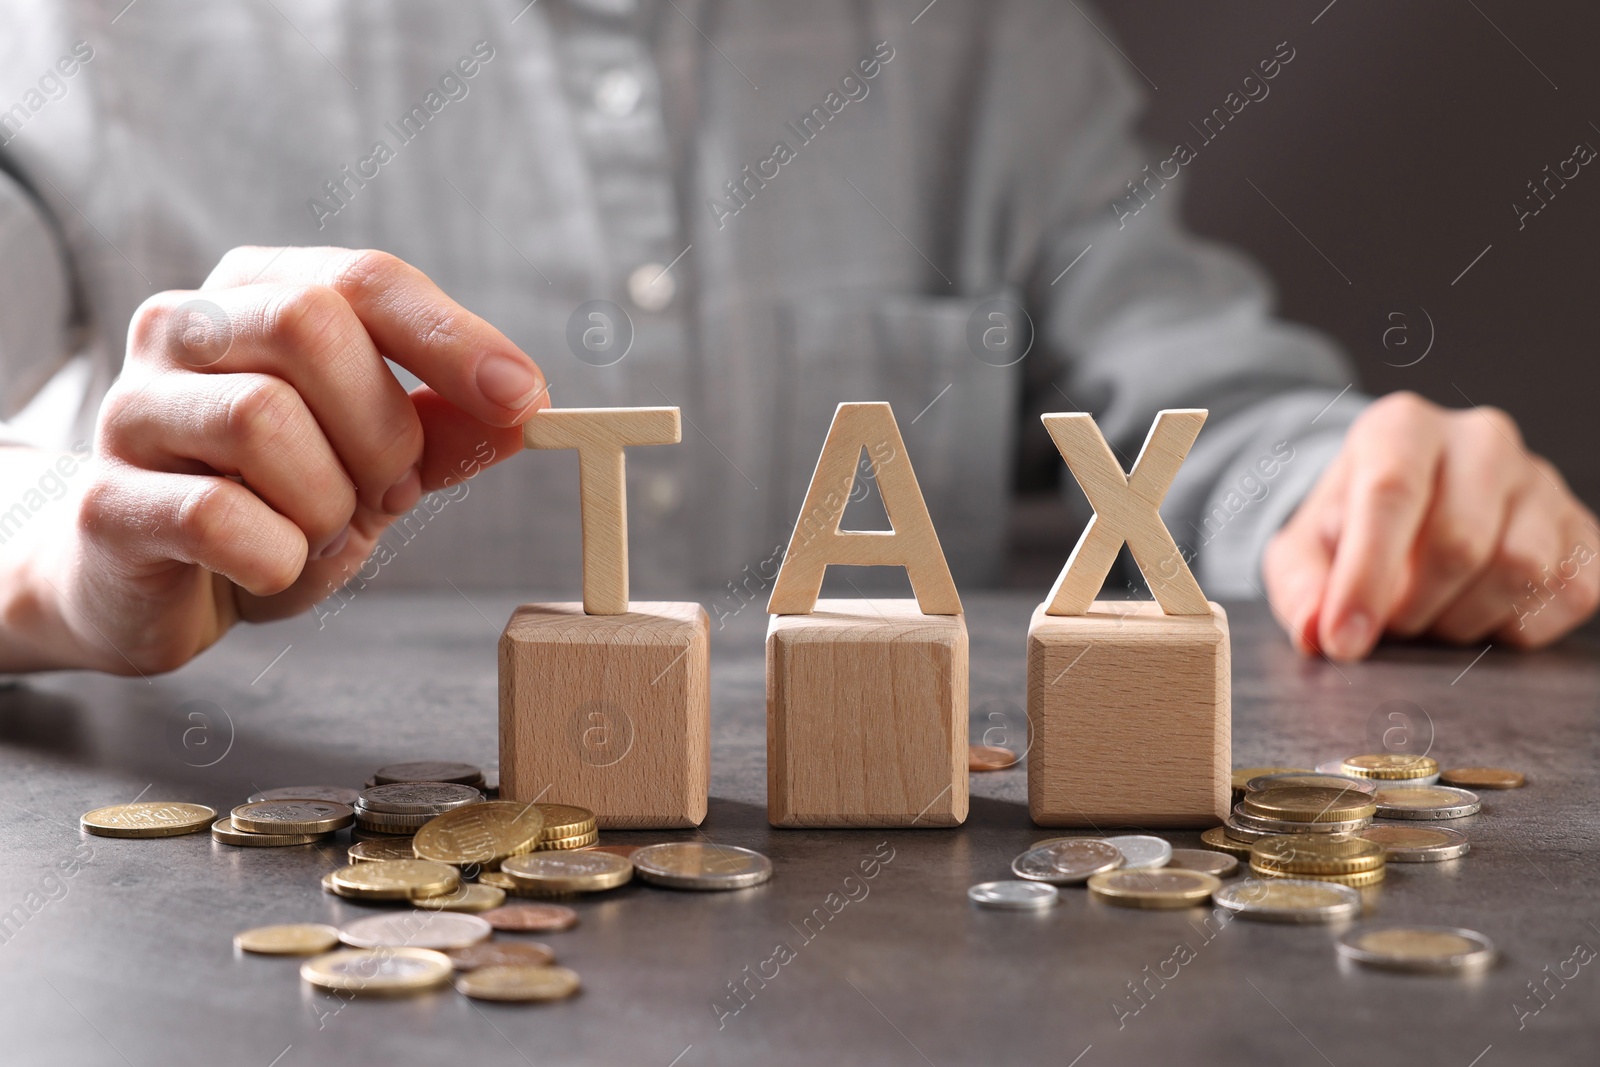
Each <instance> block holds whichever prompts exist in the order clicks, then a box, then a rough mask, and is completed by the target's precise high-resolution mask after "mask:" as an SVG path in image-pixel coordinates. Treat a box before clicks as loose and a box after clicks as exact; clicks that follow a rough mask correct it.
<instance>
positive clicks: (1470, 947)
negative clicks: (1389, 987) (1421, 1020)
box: [1338, 926, 1495, 974]
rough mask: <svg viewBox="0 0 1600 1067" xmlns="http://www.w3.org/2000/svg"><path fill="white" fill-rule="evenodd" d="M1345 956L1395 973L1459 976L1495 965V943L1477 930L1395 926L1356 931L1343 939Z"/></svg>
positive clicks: (1340, 941)
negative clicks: (1407, 972) (1411, 972)
mask: <svg viewBox="0 0 1600 1067" xmlns="http://www.w3.org/2000/svg"><path fill="white" fill-rule="evenodd" d="M1338 945H1339V952H1340V954H1341V955H1343V956H1346V957H1348V958H1350V959H1353V960H1355V961H1356V962H1358V963H1364V964H1367V965H1368V966H1371V967H1383V968H1387V969H1389V970H1395V971H1414V972H1426V973H1433V974H1455V973H1460V972H1463V971H1478V970H1482V969H1483V968H1485V967H1487V966H1489V964H1491V963H1493V962H1494V956H1495V951H1494V944H1493V943H1492V942H1490V940H1489V939H1488V938H1487V937H1484V936H1483V935H1482V934H1480V933H1477V932H1476V931H1473V930H1462V929H1459V928H1451V927H1447V926H1391V927H1380V928H1378V929H1371V928H1368V929H1363V930H1355V931H1352V932H1351V933H1348V934H1346V935H1345V936H1344V937H1342V938H1340V939H1339V942H1338Z"/></svg>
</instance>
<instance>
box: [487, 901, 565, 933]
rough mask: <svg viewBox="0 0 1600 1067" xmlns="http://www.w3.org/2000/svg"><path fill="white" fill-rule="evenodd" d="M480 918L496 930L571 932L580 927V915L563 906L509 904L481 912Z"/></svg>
mask: <svg viewBox="0 0 1600 1067" xmlns="http://www.w3.org/2000/svg"><path fill="white" fill-rule="evenodd" d="M478 918H480V919H484V920H487V921H488V923H489V925H490V926H492V927H494V928H495V929H496V930H519V931H523V932H528V931H534V932H539V933H545V932H548V931H551V930H570V929H572V928H573V927H574V926H577V925H578V913H577V912H575V911H573V910H572V909H571V908H568V907H565V906H564V905H561V904H507V905H505V906H504V907H500V908H490V909H489V910H488V911H484V912H479V913H478Z"/></svg>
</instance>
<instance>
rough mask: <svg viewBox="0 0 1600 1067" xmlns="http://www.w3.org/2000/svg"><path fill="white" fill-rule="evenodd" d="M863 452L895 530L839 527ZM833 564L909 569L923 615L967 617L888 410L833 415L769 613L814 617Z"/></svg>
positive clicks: (847, 409)
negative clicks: (818, 600)
mask: <svg viewBox="0 0 1600 1067" xmlns="http://www.w3.org/2000/svg"><path fill="white" fill-rule="evenodd" d="M863 448H865V449H866V450H867V456H868V461H869V462H870V463H871V464H872V471H873V477H874V478H876V479H877V483H878V492H879V494H880V495H881V496H882V497H883V508H884V511H886V512H888V514H889V523H890V525H892V526H893V527H894V529H893V530H841V529H839V523H840V521H841V520H842V519H843V518H844V508H845V505H846V504H847V503H849V501H850V490H851V489H852V488H853V487H854V485H855V475H856V460H857V459H858V458H859V457H860V455H861V450H862V449H863ZM830 563H842V564H848V565H852V566H858V567H878V566H902V567H904V568H905V569H906V577H908V578H910V579H911V589H912V591H913V592H914V593H916V597H917V606H918V607H919V608H920V609H921V610H922V613H923V614H924V615H960V614H961V598H960V596H958V595H957V594H956V583H955V581H954V579H952V578H951V577H950V566H949V564H948V563H946V562H945V558H944V551H943V550H942V549H941V548H940V547H939V535H938V534H937V533H935V532H934V529H933V520H932V519H931V518H930V517H929V516H928V507H927V505H926V504H925V503H924V502H923V499H922V490H921V489H920V488H919V487H918V486H917V476H916V474H915V473H913V472H912V470H911V460H910V459H909V458H908V457H907V456H906V443H905V441H903V440H902V439H901V437H900V428H899V427H898V426H897V425H895V421H894V411H893V410H892V409H891V408H890V407H889V405H888V404H883V403H874V404H840V405H839V410H838V411H836V412H834V415H833V425H832V426H831V427H829V429H828V439H827V441H825V442H824V443H823V446H822V455H821V456H819V457H818V458H817V469H816V471H815V472H814V473H813V474H812V475H811V488H810V489H808V490H807V491H806V502H805V505H804V506H803V507H802V508H801V509H800V518H799V520H798V521H797V522H796V523H795V525H794V534H793V535H792V536H791V537H790V538H789V550H788V552H786V553H785V554H784V557H783V567H782V569H781V570H779V572H778V580H777V582H775V583H774V585H773V587H772V598H771V600H769V601H768V602H767V612H768V614H771V615H809V614H811V612H812V611H813V610H814V609H815V608H816V606H817V594H818V593H820V592H821V591H822V576H823V574H824V573H825V572H826V571H827V569H828V564H830Z"/></svg>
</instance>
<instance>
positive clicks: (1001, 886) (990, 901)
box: [967, 882, 1061, 911]
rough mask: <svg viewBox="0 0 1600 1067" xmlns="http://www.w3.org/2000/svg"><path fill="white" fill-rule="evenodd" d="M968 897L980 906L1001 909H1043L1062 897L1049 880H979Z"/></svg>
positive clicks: (968, 891) (969, 891)
mask: <svg viewBox="0 0 1600 1067" xmlns="http://www.w3.org/2000/svg"><path fill="white" fill-rule="evenodd" d="M967 899H968V900H970V901H972V902H973V903H974V904H976V905H978V907H980V908H998V909H1000V910H1001V911H1043V910H1044V909H1045V908H1048V907H1051V906H1053V905H1054V904H1055V903H1056V901H1058V900H1060V899H1061V893H1060V892H1059V891H1058V890H1057V889H1056V887H1055V886H1053V885H1050V884H1049V883H1048V882H979V883H978V884H977V885H975V886H973V887H972V888H971V889H968V890H967Z"/></svg>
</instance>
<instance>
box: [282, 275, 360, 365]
mask: <svg viewBox="0 0 1600 1067" xmlns="http://www.w3.org/2000/svg"><path fill="white" fill-rule="evenodd" d="M349 314H350V309H349V305H348V304H346V303H345V302H344V298H343V297H341V296H340V295H339V294H338V293H336V292H334V291H333V290H332V289H330V288H328V287H327V286H325V285H297V286H294V287H292V288H289V289H287V290H285V291H284V292H283V294H282V295H281V296H279V297H278V299H276V300H275V301H273V303H272V305H271V306H270V307H269V308H268V309H267V315H266V323H265V332H266V335H267V336H268V337H269V338H271V339H272V340H273V341H275V342H277V343H278V344H280V345H283V346H285V347H287V348H290V349H292V350H294V351H295V352H296V354H298V355H301V356H305V355H315V354H316V353H319V352H323V351H326V350H328V349H329V348H330V347H331V346H336V345H337V343H338V341H339V340H340V339H341V338H343V337H344V336H345V334H346V332H347V331H348V329H349V326H348V322H347V319H346V316H347V315H349Z"/></svg>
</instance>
